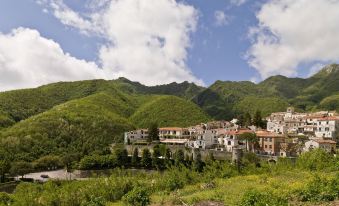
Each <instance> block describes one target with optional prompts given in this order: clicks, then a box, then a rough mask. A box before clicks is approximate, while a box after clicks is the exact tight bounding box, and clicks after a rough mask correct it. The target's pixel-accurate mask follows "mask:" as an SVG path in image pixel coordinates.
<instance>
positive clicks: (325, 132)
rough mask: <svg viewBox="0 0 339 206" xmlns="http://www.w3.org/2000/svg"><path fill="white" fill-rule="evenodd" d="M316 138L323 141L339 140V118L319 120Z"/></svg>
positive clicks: (332, 117)
mask: <svg viewBox="0 0 339 206" xmlns="http://www.w3.org/2000/svg"><path fill="white" fill-rule="evenodd" d="M316 126H317V127H316V131H315V136H316V137H318V138H322V139H331V140H335V141H338V140H339V117H337V116H330V117H322V118H318V119H317V125H316Z"/></svg>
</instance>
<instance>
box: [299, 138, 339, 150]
mask: <svg viewBox="0 0 339 206" xmlns="http://www.w3.org/2000/svg"><path fill="white" fill-rule="evenodd" d="M316 148H321V149H324V150H326V151H327V152H334V151H335V149H336V142H335V141H332V140H320V139H319V140H309V141H307V142H305V147H304V151H305V152H308V151H311V150H312V149H316Z"/></svg>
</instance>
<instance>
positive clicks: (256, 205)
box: [240, 189, 288, 206]
mask: <svg viewBox="0 0 339 206" xmlns="http://www.w3.org/2000/svg"><path fill="white" fill-rule="evenodd" d="M240 205H241V206H267V205H272V206H274V205H276V206H284V205H286V206H287V205H288V201H287V198H282V197H279V196H277V195H275V194H273V193H272V192H269V191H267V192H266V191H265V192H260V191H258V190H254V189H252V190H248V191H247V192H245V194H244V195H243V196H242V199H241V202H240Z"/></svg>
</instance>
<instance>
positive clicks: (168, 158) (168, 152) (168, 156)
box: [165, 148, 172, 165]
mask: <svg viewBox="0 0 339 206" xmlns="http://www.w3.org/2000/svg"><path fill="white" fill-rule="evenodd" d="M171 156H172V152H171V150H170V149H169V148H167V149H166V152H165V162H166V164H167V165H170V164H171Z"/></svg>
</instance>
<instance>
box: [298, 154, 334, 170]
mask: <svg viewBox="0 0 339 206" xmlns="http://www.w3.org/2000/svg"><path fill="white" fill-rule="evenodd" d="M297 165H298V167H299V168H302V169H308V170H311V171H314V170H324V169H328V170H333V169H335V158H334V156H333V155H331V154H329V153H327V152H326V151H325V150H323V149H314V150H312V151H310V152H305V153H303V154H302V155H300V157H299V158H298V160H297Z"/></svg>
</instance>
